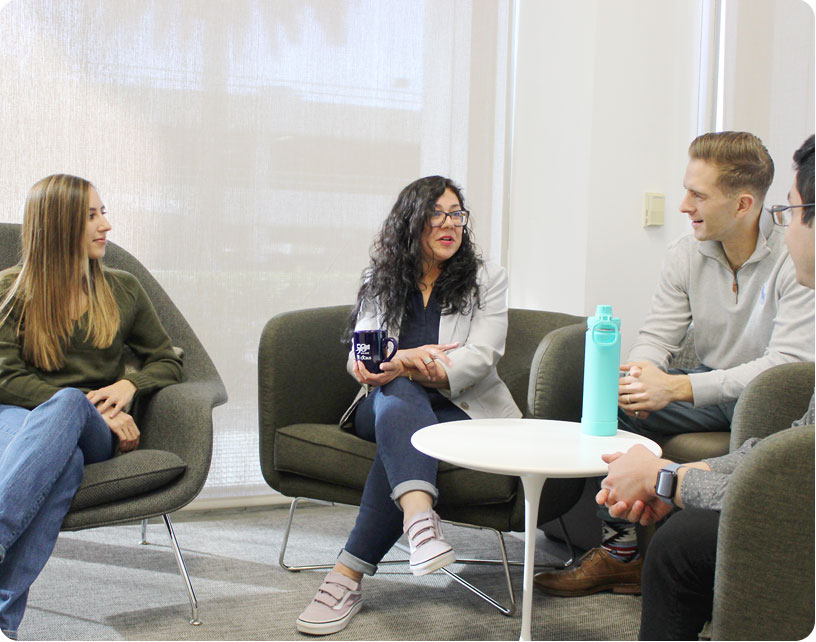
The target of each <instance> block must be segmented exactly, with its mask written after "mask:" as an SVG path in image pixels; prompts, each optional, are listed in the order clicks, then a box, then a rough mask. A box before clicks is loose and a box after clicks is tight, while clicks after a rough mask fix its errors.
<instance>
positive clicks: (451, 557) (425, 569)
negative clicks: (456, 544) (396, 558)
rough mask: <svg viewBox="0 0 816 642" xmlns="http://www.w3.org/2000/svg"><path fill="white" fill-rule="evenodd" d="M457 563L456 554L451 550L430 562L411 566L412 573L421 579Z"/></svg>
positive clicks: (426, 561)
mask: <svg viewBox="0 0 816 642" xmlns="http://www.w3.org/2000/svg"><path fill="white" fill-rule="evenodd" d="M455 561H456V553H455V552H454V550H453V549H452V548H451V549H448V550H447V551H445V552H444V553H442V554H440V555H437V556H436V557H432V558H431V559H429V560H425V561H423V562H420V563H419V564H411V572H412V573H413V574H414V575H416V576H417V577H419V576H421V575H427V574H428V573H433V572H434V571H438V570H439V569H440V568H442V567H443V566H447V565H448V564H453V563H454V562H455Z"/></svg>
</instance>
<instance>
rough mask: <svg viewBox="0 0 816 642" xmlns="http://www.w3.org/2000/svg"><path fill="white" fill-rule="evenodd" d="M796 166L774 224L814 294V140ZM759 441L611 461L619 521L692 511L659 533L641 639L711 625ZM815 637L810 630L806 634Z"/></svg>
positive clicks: (608, 489) (610, 486) (609, 481)
mask: <svg viewBox="0 0 816 642" xmlns="http://www.w3.org/2000/svg"><path fill="white" fill-rule="evenodd" d="M793 159H794V165H795V167H796V170H797V171H796V178H795V180H794V183H793V186H792V187H791V190H790V192H789V193H788V203H789V204H788V205H787V206H782V205H774V206H773V207H770V208H768V209H769V210H770V212H772V214H773V217H774V222H775V223H776V224H777V225H778V226H782V227H784V228H785V242H786V244H787V247H788V250H789V251H790V257H791V259H792V260H793V264H794V266H795V269H796V276H797V278H798V280H799V282H800V283H801V284H802V285H803V286H805V287H807V288H809V289H810V290H813V289H814V287H816V278H814V235H813V209H814V194H813V136H810V138H808V139H807V140H806V141H805V143H804V144H803V145H802V147H800V148H799V149H798V150H797V151H796V154H794V157H793ZM810 331H811V332H812V329H811V330H810ZM812 356H813V355H812V353H811V358H812ZM813 423H814V409H813V397H811V399H810V405H809V407H808V409H807V412H806V413H805V415H804V416H803V417H802V418H801V419H799V420H797V421H795V422H793V426H806V425H811V424H813ZM759 442H760V440H759V439H749V440H748V441H746V442H745V443H744V444H743V445H742V446H741V447H740V448H739V449H738V450H735V451H734V452H732V453H729V454H728V455H724V456H723V457H716V458H713V459H706V460H703V461H699V462H694V463H690V464H683V465H682V466H680V467H678V466H677V464H672V462H670V461H669V460H667V459H661V458H659V457H657V456H655V455H653V454H652V453H651V452H649V451H648V450H646V449H645V448H643V447H641V446H634V447H633V448H632V449H630V450H629V452H627V453H626V454H621V453H614V454H609V455H604V461H606V462H607V463H609V474H608V476H607V477H606V479H604V480H603V482H602V483H601V490H600V492H599V493H598V495H597V497H596V501H597V502H598V503H599V504H605V505H606V506H607V507H608V508H609V512H610V513H611V514H612V515H615V516H617V517H620V518H625V519H628V520H630V521H632V522H638V521H639V522H640V523H641V524H644V525H647V524H652V523H654V522H656V521H658V520H660V519H663V518H664V517H666V516H667V515H668V514H669V513H670V512H671V511H672V510H673V509H674V508H675V507H678V508H683V509H684V510H682V511H680V512H678V513H676V514H674V515H672V516H671V518H669V520H668V521H667V522H666V523H665V524H664V525H662V526H661V527H660V528H659V529H658V530H657V533H656V534H655V536H654V538H652V541H651V543H650V544H649V550H648V552H647V553H646V560H645V563H644V566H643V610H642V615H641V625H640V639H641V640H692V639H694V640H696V639H697V635H698V633H699V632H700V630H701V629H702V628H703V625H704V624H705V622H707V621H708V620H710V619H711V613H712V603H713V599H714V566H715V562H716V555H717V530H718V527H719V518H720V510H721V507H722V500H723V496H724V495H725V490H726V488H727V487H728V482H729V481H730V479H731V474H732V473H733V472H734V471H735V470H736V469H737V468H738V467H739V466H740V463H741V462H742V459H743V458H744V457H745V455H746V454H747V453H748V452H749V451H750V450H751V449H752V448H754V447H755V446H756V445H757V444H758V443H759ZM666 470H670V471H671V472H673V473H674V475H676V477H675V481H674V483H673V484H671V487H672V489H671V490H669V491H668V493H663V494H662V496H660V495H658V492H660V486H661V485H660V479H661V475H662V477H663V478H666V475H665V472H664V471H666ZM758 510H759V507H758ZM811 599H812V598H811ZM807 633H808V631H803V632H802V635H807Z"/></svg>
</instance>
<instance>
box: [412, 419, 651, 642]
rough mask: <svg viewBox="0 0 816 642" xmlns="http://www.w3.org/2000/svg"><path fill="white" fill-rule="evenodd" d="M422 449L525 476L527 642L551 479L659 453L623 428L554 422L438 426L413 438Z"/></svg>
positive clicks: (458, 462) (466, 464) (475, 467)
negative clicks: (595, 432) (618, 455)
mask: <svg viewBox="0 0 816 642" xmlns="http://www.w3.org/2000/svg"><path fill="white" fill-rule="evenodd" d="M411 443H412V444H413V445H414V447H415V448H416V449H417V450H420V451H422V452H424V453H425V454H427V455H430V456H431V457H435V458H436V459H440V460H443V461H446V462H449V463H451V464H456V465H457V466H463V467H465V468H472V469H473V470H480V471H483V472H486V473H502V474H505V475H517V476H519V477H521V481H522V484H523V486H524V515H525V517H524V581H523V591H524V592H523V597H522V603H521V636H520V638H519V639H521V640H530V639H531V637H530V626H531V622H530V620H531V615H532V606H533V592H532V588H533V573H534V567H533V563H534V560H535V540H536V528H537V527H538V524H537V523H536V521H537V518H538V503H539V499H540V498H541V489H542V488H543V486H544V481H545V480H546V479H547V478H548V477H597V476H600V475H605V474H606V472H607V465H606V464H605V463H604V462H603V460H602V459H601V455H603V454H606V453H614V452H618V451H621V452H626V451H627V450H629V448H631V447H632V446H634V445H635V444H641V445H643V446H645V447H646V448H648V449H649V450H650V451H652V452H653V453H655V454H656V455H660V454H661V452H662V451H661V449H660V446H658V445H657V444H656V443H655V442H653V441H652V440H651V439H647V438H646V437H642V436H640V435H636V434H634V433H630V432H625V431H622V430H619V431H618V432H617V434H615V435H613V436H611V437H596V436H592V435H585V434H583V433H582V432H581V424H580V423H575V422H571V421H555V420H550V419H473V420H468V421H451V422H448V423H443V424H435V425H433V426H428V427H427V428H423V429H421V430H419V431H417V432H416V433H415V434H414V436H413V437H412V438H411Z"/></svg>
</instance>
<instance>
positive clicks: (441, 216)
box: [428, 210, 470, 227]
mask: <svg viewBox="0 0 816 642" xmlns="http://www.w3.org/2000/svg"><path fill="white" fill-rule="evenodd" d="M449 216H450V220H451V223H453V226H454V227H464V226H465V225H467V222H468V218H469V217H470V212H468V211H467V210H456V211H455V212H443V211H441V210H435V211H434V212H433V214H431V215H430V216H429V217H428V225H430V226H431V227H442V226H443V225H444V224H445V220H446V219H447V218H448V217H449Z"/></svg>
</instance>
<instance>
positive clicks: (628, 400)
mask: <svg viewBox="0 0 816 642" xmlns="http://www.w3.org/2000/svg"><path fill="white" fill-rule="evenodd" d="M630 403H632V395H626V405H627V406H628V405H629V404H630Z"/></svg>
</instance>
